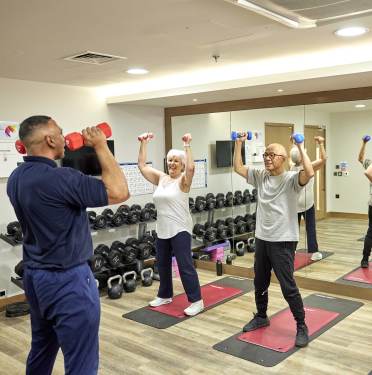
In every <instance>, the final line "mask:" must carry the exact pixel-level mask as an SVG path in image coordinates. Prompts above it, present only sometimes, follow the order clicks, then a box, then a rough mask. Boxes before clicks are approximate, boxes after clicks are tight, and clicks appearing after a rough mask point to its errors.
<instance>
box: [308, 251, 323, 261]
mask: <svg viewBox="0 0 372 375" xmlns="http://www.w3.org/2000/svg"><path fill="white" fill-rule="evenodd" d="M322 259H323V255H322V253H321V252H320V251H317V252H316V253H313V254H312V255H311V260H314V261H315V260H322Z"/></svg>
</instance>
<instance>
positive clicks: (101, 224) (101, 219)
mask: <svg viewBox="0 0 372 375" xmlns="http://www.w3.org/2000/svg"><path fill="white" fill-rule="evenodd" d="M92 224H93V229H104V228H106V226H107V219H106V218H105V216H103V215H97V216H96V218H95V219H94V222H93V223H92Z"/></svg>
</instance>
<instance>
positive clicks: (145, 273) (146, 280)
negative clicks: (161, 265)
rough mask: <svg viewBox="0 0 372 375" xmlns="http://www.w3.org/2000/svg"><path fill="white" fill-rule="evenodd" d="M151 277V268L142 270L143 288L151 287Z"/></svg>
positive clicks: (152, 273)
mask: <svg viewBox="0 0 372 375" xmlns="http://www.w3.org/2000/svg"><path fill="white" fill-rule="evenodd" d="M153 276H154V271H153V270H152V268H144V269H143V270H142V271H141V280H142V285H143V286H151V285H152V277H153Z"/></svg>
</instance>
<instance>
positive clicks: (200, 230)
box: [193, 224, 217, 242]
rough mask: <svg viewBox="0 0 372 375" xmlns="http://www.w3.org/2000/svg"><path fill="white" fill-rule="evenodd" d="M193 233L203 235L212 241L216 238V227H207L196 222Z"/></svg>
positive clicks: (205, 238)
mask: <svg viewBox="0 0 372 375" xmlns="http://www.w3.org/2000/svg"><path fill="white" fill-rule="evenodd" d="M193 233H194V234H195V235H197V236H200V237H203V239H204V240H205V241H208V242H212V241H214V240H215V239H216V233H217V231H216V228H213V227H209V228H208V229H205V228H204V226H203V225H202V224H195V225H194V228H193Z"/></svg>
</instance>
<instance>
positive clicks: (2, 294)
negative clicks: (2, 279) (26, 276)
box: [0, 289, 6, 297]
mask: <svg viewBox="0 0 372 375" xmlns="http://www.w3.org/2000/svg"><path fill="white" fill-rule="evenodd" d="M5 296H6V290H5V289H3V290H0V297H5Z"/></svg>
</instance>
